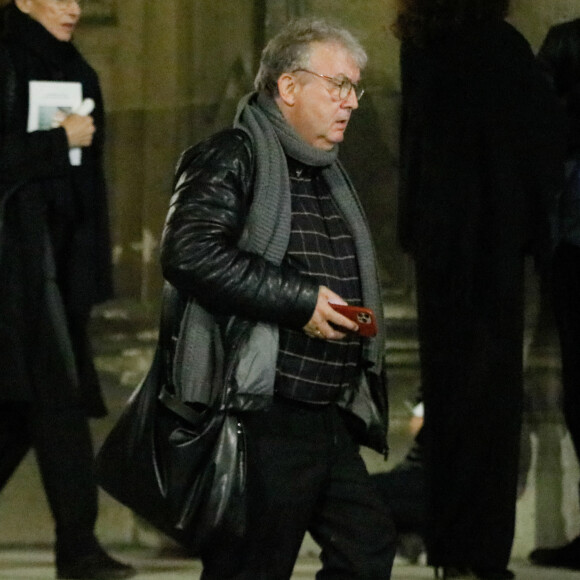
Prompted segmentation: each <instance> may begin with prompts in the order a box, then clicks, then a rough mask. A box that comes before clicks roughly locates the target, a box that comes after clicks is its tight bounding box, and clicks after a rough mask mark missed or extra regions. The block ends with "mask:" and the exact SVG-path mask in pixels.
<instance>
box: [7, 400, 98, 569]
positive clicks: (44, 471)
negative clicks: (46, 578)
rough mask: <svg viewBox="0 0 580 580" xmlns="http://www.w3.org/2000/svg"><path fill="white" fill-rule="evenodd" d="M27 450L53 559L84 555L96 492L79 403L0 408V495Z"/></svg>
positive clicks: (90, 546) (92, 541)
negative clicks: (44, 502)
mask: <svg viewBox="0 0 580 580" xmlns="http://www.w3.org/2000/svg"><path fill="white" fill-rule="evenodd" d="M30 448H33V449H34V452H35V454H36V460H37V462H38V466H39V469H40V474H41V477H42V483H43V486H44V490H45V493H46V497H47V499H48V502H49V505H50V509H51V512H52V515H53V517H54V520H55V525H56V552H57V558H62V559H67V558H72V557H73V556H74V557H76V556H78V555H80V554H82V553H83V552H87V553H88V552H90V551H91V550H92V549H93V548H94V546H95V543H96V540H95V538H94V534H93V530H94V526H95V522H96V518H97V488H96V484H95V480H94V475H93V451H92V443H91V438H90V433H89V428H88V425H87V420H86V418H85V416H84V414H83V411H82V409H81V405H80V403H78V404H76V403H72V402H71V404H70V405H68V406H65V405H62V404H59V405H56V406H51V405H49V404H46V402H45V404H38V403H10V402H0V489H3V488H4V486H5V485H6V483H7V481H8V480H9V479H10V477H11V476H12V474H13V473H14V471H15V470H16V468H17V467H18V465H19V464H20V462H21V461H22V459H23V458H24V456H25V455H26V453H27V452H28V451H29V450H30ZM23 517H26V514H23Z"/></svg>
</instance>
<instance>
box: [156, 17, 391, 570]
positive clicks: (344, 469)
mask: <svg viewBox="0 0 580 580" xmlns="http://www.w3.org/2000/svg"><path fill="white" fill-rule="evenodd" d="M366 60H367V57H366V53H365V52H364V50H363V48H362V47H361V46H360V44H359V43H358V42H357V41H356V40H355V39H354V38H353V37H352V35H351V34H350V33H349V32H347V31H346V30H344V29H342V28H338V27H335V26H331V25H329V24H328V23H326V22H324V21H320V20H310V19H306V20H298V21H295V22H292V23H290V24H289V25H288V26H287V27H286V28H285V29H283V30H282V31H281V32H280V33H279V34H278V35H277V36H276V37H274V38H273V39H272V40H271V41H270V42H269V44H268V45H267V46H266V48H265V49H264V52H263V54H262V59H261V64H260V69H259V71H258V74H257V77H256V80H255V88H256V92H255V93H253V94H251V95H249V96H247V97H246V98H244V99H242V101H241V102H240V104H239V108H238V114H237V119H236V123H235V128H232V129H226V130H225V131H222V132H220V133H218V134H216V135H213V136H212V137H210V138H209V139H207V140H205V141H204V142H202V143H200V144H198V145H196V146H194V147H192V148H190V149H188V150H187V151H186V152H185V153H184V154H183V156H182V158H181V161H180V164H179V167H178V170H177V176H176V187H175V194H174V196H173V198H172V201H171V207H170V210H169V214H168V218H167V222H166V226H165V230H164V235H163V241H162V248H161V263H162V267H163V272H164V276H165V278H166V279H167V280H168V281H169V282H170V283H171V284H172V285H173V286H175V287H176V288H177V290H178V291H179V292H180V293H181V294H182V295H183V296H184V298H186V299H187V300H189V301H190V302H194V303H197V305H198V306H200V307H202V308H203V309H204V310H205V311H207V312H209V313H211V314H213V315H214V319H215V323H216V324H217V325H218V327H219V328H220V332H219V333H217V334H219V336H220V338H221V339H222V340H223V345H222V346H223V348H224V351H223V352H224V353H225V355H226V357H227V360H228V361H231V365H230V364H229V363H228V364H226V365H224V366H225V367H226V368H227V369H228V372H227V375H226V379H225V380H226V385H225V387H226V388H230V389H232V392H234V393H235V395H234V396H233V397H232V398H231V400H230V404H229V411H230V412H231V413H234V414H236V415H237V416H238V417H239V421H240V428H241V429H242V430H243V433H244V436H245V443H246V446H247V485H246V491H247V497H246V501H247V519H246V526H245V532H244V533H242V534H240V535H236V534H235V533H233V532H232V530H231V529H230V530H228V529H225V525H224V527H223V528H221V529H219V530H217V531H216V532H215V535H214V537H213V538H212V539H211V541H208V542H207V543H206V545H205V546H203V548H202V550H201V557H202V561H203V565H204V571H203V575H202V578H203V579H204V580H210V579H211V580H226V579H228V578H232V579H233V578H235V579H237V580H241V579H247V580H272V579H274V578H275V579H276V580H283V579H284V578H290V577H291V575H292V570H293V567H294V563H295V561H296V558H297V556H298V553H299V550H300V546H301V543H302V540H303V538H304V535H305V533H306V531H309V532H310V534H311V535H312V537H313V538H314V540H315V541H316V542H318V544H319V545H320V547H321V549H322V553H321V560H322V564H323V570H322V571H321V572H320V573H319V574H318V576H317V577H319V578H337V579H338V578H365V579H367V580H372V579H376V580H384V579H386V578H389V577H390V573H391V567H392V562H393V558H394V553H395V532H394V529H393V525H392V521H391V517H390V514H389V512H388V511H387V509H386V507H385V506H384V504H383V503H382V502H381V500H380V498H379V497H378V495H377V492H376V490H375V489H374V488H373V484H372V482H371V480H370V477H369V475H368V473H367V471H366V469H365V466H364V463H363V461H362V459H361V457H360V454H359V449H358V444H359V443H362V444H365V445H368V446H370V447H373V448H375V449H376V450H378V451H379V452H382V453H385V451H386V427H387V408H386V385H385V381H384V377H383V368H382V355H383V349H384V342H383V340H384V333H383V330H384V328H383V318H382V309H383V306H382V301H381V297H380V289H379V283H378V276H377V271H376V261H375V256H374V250H373V245H372V242H371V237H370V234H369V231H368V227H367V223H366V219H365V217H364V215H363V212H362V209H361V206H360V203H359V201H358V199H357V196H356V193H355V192H354V190H353V187H352V184H351V182H350V180H349V179H348V176H347V175H346V173H345V171H344V169H343V167H342V165H341V164H340V162H339V161H338V158H337V154H338V144H339V143H341V142H342V141H343V139H344V133H345V130H346V128H347V125H348V123H349V120H350V116H351V114H352V113H353V111H355V110H356V109H357V107H358V99H359V98H360V97H361V96H362V89H361V88H360V86H359V82H360V75H361V70H362V69H363V67H364V65H365V64H366ZM332 303H339V304H345V303H348V304H350V305H355V306H365V307H368V308H371V309H372V310H374V311H375V313H376V314H377V318H378V327H379V328H378V333H377V335H376V336H375V337H374V338H362V337H361V336H360V335H359V334H357V330H358V326H357V324H356V323H354V322H352V321H351V320H350V319H349V318H347V317H345V316H343V315H341V314H339V313H338V312H337V311H335V310H334V308H333V306H332ZM192 328H193V329H194V330H193V335H195V325H192ZM193 335H192V339H193V338H194V336H193ZM191 346H192V347H193V341H192V345H191ZM185 348H187V345H186V346H185ZM195 354H196V353H194V357H195V359H196V361H198V364H200V365H202V361H201V360H200V358H199V356H200V355H199V354H198V356H195ZM219 370H221V369H219ZM178 374H180V373H178ZM188 390H189V385H184V390H183V392H182V393H181V395H182V397H183V399H184V400H186V401H188V402H191V403H195V402H197V401H196V399H195V397H193V395H192V394H191V392H188Z"/></svg>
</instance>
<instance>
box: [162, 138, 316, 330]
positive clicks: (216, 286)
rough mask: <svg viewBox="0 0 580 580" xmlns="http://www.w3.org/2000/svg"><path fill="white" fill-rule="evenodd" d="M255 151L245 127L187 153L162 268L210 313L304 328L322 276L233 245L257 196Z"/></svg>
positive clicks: (166, 234)
mask: <svg viewBox="0 0 580 580" xmlns="http://www.w3.org/2000/svg"><path fill="white" fill-rule="evenodd" d="M253 155H254V154H253V151H252V145H251V142H250V139H249V137H248V136H247V135H246V133H245V132H244V131H242V130H240V129H229V130H226V131H223V132H221V133H218V134H216V135H214V136H212V137H210V138H209V139H208V140H206V141H205V142H203V143H201V144H199V145H197V146H194V147H192V148H190V149H188V150H187V151H186V152H185V153H184V154H183V156H182V158H181V160H180V163H179V165H178V170H177V181H176V185H175V194H174V196H173V198H172V200H171V206H170V210H169V215H168V218H167V223H166V226H165V231H164V234H163V241H162V248H161V265H162V268H163V275H164V276H165V278H166V279H167V280H168V281H169V282H170V283H171V284H172V285H173V286H175V287H176V288H177V289H178V290H180V291H182V292H184V293H186V294H188V295H192V296H194V297H195V298H196V299H197V301H198V302H199V303H200V304H201V305H202V306H203V307H204V308H206V309H207V310H209V311H210V312H212V313H213V314H224V315H236V316H240V317H244V318H249V319H252V320H259V321H265V322H273V323H276V324H282V325H285V326H289V327H292V328H302V327H303V326H304V325H305V324H306V323H307V322H308V321H309V320H310V318H311V316H312V314H313V312H314V308H315V306H316V301H317V298H318V284H316V283H315V282H313V281H312V280H310V279H308V278H306V277H304V276H302V275H301V274H300V273H299V272H298V271H297V270H295V269H293V268H291V267H289V266H286V265H282V266H277V265H274V264H270V263H269V262H267V261H266V260H265V259H264V258H262V257H260V256H257V255H255V254H250V253H247V252H243V251H240V250H239V249H238V247H237V245H236V244H237V241H238V239H239V238H240V236H241V235H242V231H243V228H244V224H245V218H246V216H247V212H248V208H249V205H250V203H251V201H252V200H251V190H252V183H253V175H254V158H253Z"/></svg>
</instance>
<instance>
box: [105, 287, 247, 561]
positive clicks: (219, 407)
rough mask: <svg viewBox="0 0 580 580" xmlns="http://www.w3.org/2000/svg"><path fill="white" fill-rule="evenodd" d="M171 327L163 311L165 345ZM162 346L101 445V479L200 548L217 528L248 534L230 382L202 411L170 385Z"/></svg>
mask: <svg viewBox="0 0 580 580" xmlns="http://www.w3.org/2000/svg"><path fill="white" fill-rule="evenodd" d="M165 299H166V297H165V296H164V300H165ZM164 309H165V306H164ZM167 326H168V321H167V316H165V320H163V317H162V322H161V336H160V344H162V343H163V340H164V339H163V334H164V333H166V332H167ZM163 352H165V351H164V349H162V348H161V346H160V345H158V347H157V349H156V352H155V356H154V358H153V362H152V364H151V367H150V369H149V372H148V373H147V375H146V377H145V379H144V380H143V382H142V383H141V385H140V386H139V387H138V388H137V389H136V390H135V391H134V392H133V394H132V395H131V397H130V399H129V401H128V402H127V404H126V406H125V409H124V410H123V413H122V415H121V417H120V418H119V420H118V422H117V423H116V424H115V426H114V427H113V429H112V430H111V432H110V433H109V435H108V436H107V438H106V439H105V442H104V443H103V445H102V447H101V449H100V450H99V452H98V454H97V458H96V471H97V481H98V483H99V485H100V486H101V487H102V488H103V489H104V490H105V491H107V492H108V493H109V494H110V495H111V496H112V497H114V498H115V499H116V500H118V501H119V502H120V503H122V504H123V505H125V506H127V507H129V508H130V509H131V510H132V511H134V512H135V513H136V514H137V515H139V516H141V517H142V518H143V519H145V520H146V521H148V522H149V523H151V524H152V525H153V526H154V527H156V528H157V529H159V530H160V531H162V532H164V533H165V534H167V535H168V536H170V537H171V538H173V539H174V540H176V541H177V542H179V543H180V544H181V545H183V546H184V547H186V548H187V550H188V551H189V552H190V553H191V554H197V553H198V552H199V548H200V546H201V545H202V544H203V543H204V542H205V541H207V540H208V539H209V538H211V535H212V533H213V532H214V531H215V530H217V529H218V528H219V529H220V530H222V531H225V532H227V533H228V534H234V535H237V536H241V535H242V534H243V530H244V523H245V442H244V436H243V429H242V426H241V424H240V423H239V421H238V420H237V418H236V417H235V416H233V415H229V414H228V413H227V411H226V410H224V407H225V405H224V402H225V397H226V396H227V395H226V393H225V389H223V391H224V392H222V393H221V394H220V396H218V397H217V399H216V400H215V401H214V402H213V403H212V405H211V406H208V407H205V408H204V410H202V411H197V410H196V409H194V408H192V407H191V406H189V405H187V404H185V403H183V402H181V401H179V400H177V398H176V397H175V396H174V395H173V394H172V393H171V391H170V390H169V389H168V385H167V380H166V377H167V376H168V374H167V372H166V368H164V363H163V360H162V359H163V356H162V353H163Z"/></svg>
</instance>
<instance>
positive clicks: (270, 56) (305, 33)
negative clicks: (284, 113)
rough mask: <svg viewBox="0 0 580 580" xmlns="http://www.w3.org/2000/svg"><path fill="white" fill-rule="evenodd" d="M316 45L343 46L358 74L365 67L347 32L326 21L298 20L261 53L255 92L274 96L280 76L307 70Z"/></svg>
mask: <svg viewBox="0 0 580 580" xmlns="http://www.w3.org/2000/svg"><path fill="white" fill-rule="evenodd" d="M315 42H321V43H330V44H332V43H335V44H338V45H340V46H342V47H343V48H344V49H345V50H346V51H347V52H348V53H349V54H350V55H351V56H352V58H353V60H354V61H355V63H356V65H357V66H358V68H359V69H361V70H362V69H363V68H364V67H365V66H366V64H367V58H368V57H367V53H366V52H365V49H364V48H363V47H362V45H361V44H360V42H359V41H358V40H357V39H356V38H355V37H354V36H353V35H352V34H351V33H350V32H349V31H348V30H346V29H345V28H342V27H340V26H338V25H336V24H332V23H330V22H328V21H326V20H321V19H312V18H301V19H298V20H293V21H291V22H289V23H288V24H287V25H286V26H285V27H284V28H283V29H282V30H281V31H280V32H279V33H278V34H277V35H276V36H275V37H274V38H272V39H271V40H270V42H268V44H267V45H266V47H265V48H264V50H263V51H262V58H261V60H260V68H259V70H258V74H257V75H256V78H255V80H254V88H255V89H256V90H257V91H264V92H266V93H268V94H269V95H270V96H272V97H274V96H276V95H277V94H278V79H279V78H280V75H281V74H282V73H285V72H291V71H294V70H296V69H299V68H305V67H307V66H308V64H309V60H310V52H311V48H312V44H313V43H315Z"/></svg>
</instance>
